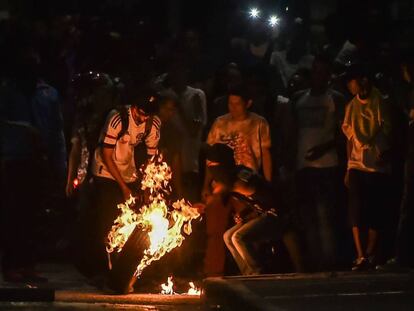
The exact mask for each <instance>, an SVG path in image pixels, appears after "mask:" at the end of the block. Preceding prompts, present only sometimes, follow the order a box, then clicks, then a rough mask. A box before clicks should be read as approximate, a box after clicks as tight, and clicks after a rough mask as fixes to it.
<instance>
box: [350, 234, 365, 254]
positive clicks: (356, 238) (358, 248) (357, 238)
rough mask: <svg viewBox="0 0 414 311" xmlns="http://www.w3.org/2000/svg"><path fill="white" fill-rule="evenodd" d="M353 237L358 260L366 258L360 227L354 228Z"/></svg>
mask: <svg viewBox="0 0 414 311" xmlns="http://www.w3.org/2000/svg"><path fill="white" fill-rule="evenodd" d="M352 235H353V236H354V243H355V248H356V251H357V256H358V258H362V257H364V251H363V250H362V244H361V234H360V230H359V228H358V227H352Z"/></svg>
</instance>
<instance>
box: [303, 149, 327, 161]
mask: <svg viewBox="0 0 414 311" xmlns="http://www.w3.org/2000/svg"><path fill="white" fill-rule="evenodd" d="M327 151H328V149H327V148H326V146H325V145H317V146H315V147H312V148H310V149H308V151H307V152H306V155H305V159H306V160H308V161H315V160H318V159H319V158H321V157H322V156H323V155H324V154H325V153H326V152H327Z"/></svg>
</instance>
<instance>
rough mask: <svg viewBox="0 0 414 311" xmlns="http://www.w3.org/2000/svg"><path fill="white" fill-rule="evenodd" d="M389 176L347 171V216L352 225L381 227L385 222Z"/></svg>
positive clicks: (371, 227) (352, 170)
mask: <svg viewBox="0 0 414 311" xmlns="http://www.w3.org/2000/svg"><path fill="white" fill-rule="evenodd" d="M389 191H390V188H389V176H388V175H387V174H383V173H368V172H363V171H360V170H355V169H351V170H350V171H349V218H350V223H351V226H352V227H359V228H370V229H376V230H378V229H381V228H383V226H384V225H385V224H386V222H387V217H388V213H387V210H388V209H389V204H388V203H387V199H388V194H389Z"/></svg>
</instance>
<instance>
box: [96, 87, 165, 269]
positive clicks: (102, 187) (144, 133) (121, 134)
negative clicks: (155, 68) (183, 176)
mask: <svg viewBox="0 0 414 311" xmlns="http://www.w3.org/2000/svg"><path fill="white" fill-rule="evenodd" d="M126 95H127V96H126V97H125V98H124V101H126V103H128V105H126V106H121V107H118V108H117V109H114V110H112V111H111V112H110V113H109V115H108V117H107V119H106V122H105V125H104V126H103V128H102V130H101V135H100V138H99V142H98V145H97V148H96V149H95V152H94V157H93V161H92V174H93V181H94V186H95V204H96V207H97V209H98V217H97V220H96V221H97V223H98V226H97V227H98V228H99V232H97V233H96V234H97V236H98V237H99V238H100V240H99V244H100V245H97V249H98V248H99V249H100V252H97V253H100V254H99V255H100V256H99V258H96V268H97V270H98V273H104V272H106V269H107V267H106V260H105V257H106V252H105V245H104V241H105V237H106V236H107V234H108V232H109V230H110V229H111V226H112V223H113V221H114V219H115V218H116V215H117V205H118V204H119V203H123V202H125V201H126V200H128V199H130V197H131V195H133V193H134V190H135V192H137V191H138V189H139V186H138V182H139V180H137V178H138V177H137V174H136V172H137V167H136V154H135V153H136V152H138V151H139V149H140V146H143V147H144V149H145V150H144V151H146V154H147V155H148V156H153V155H156V153H157V150H158V142H159V139H160V128H161V120H160V119H159V118H158V116H155V113H156V111H157V110H158V109H157V95H156V94H155V93H152V92H150V90H147V89H141V90H138V91H133V92H131V91H128V90H127V94H126ZM97 243H98V241H97Z"/></svg>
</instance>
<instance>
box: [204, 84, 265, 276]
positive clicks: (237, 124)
mask: <svg viewBox="0 0 414 311" xmlns="http://www.w3.org/2000/svg"><path fill="white" fill-rule="evenodd" d="M251 105H252V100H251V98H249V96H248V94H247V93H246V88H245V87H243V85H239V86H235V87H234V88H232V89H231V90H230V91H229V93H228V109H229V113H228V114H225V115H223V116H221V117H218V118H217V119H216V120H215V122H214V123H213V125H212V127H211V129H210V132H209V134H208V137H207V143H208V144H209V145H214V144H225V145H228V146H230V147H231V148H232V149H233V151H234V160H235V162H236V164H237V165H244V166H246V167H248V168H250V169H252V170H253V171H254V172H258V173H263V175H264V178H265V179H266V180H267V181H271V178H272V158H271V154H270V147H271V140H270V129H269V125H268V123H267V121H266V119H264V118H263V117H261V116H259V115H257V114H255V113H252V112H249V107H250V106H251ZM206 166H207V169H206V177H205V180H204V186H203V192H202V197H203V200H205V201H208V200H209V198H211V195H212V194H211V193H212V184H214V180H213V178H212V176H211V174H210V170H209V169H208V163H206ZM227 216H228V208H226V206H225V204H224V202H221V201H220V200H217V201H216V202H215V204H214V206H213V205H212V206H211V208H209V209H207V210H206V222H207V250H206V255H205V258H204V270H205V271H204V272H205V274H206V275H208V276H213V275H221V274H222V273H223V271H224V257H225V252H224V250H225V246H224V242H223V239H222V236H223V234H224V232H225V231H226V230H227V229H228V226H229V223H228V217H227Z"/></svg>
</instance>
